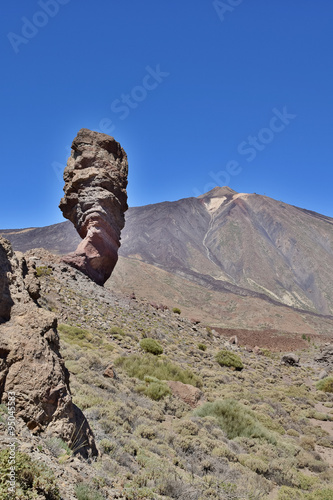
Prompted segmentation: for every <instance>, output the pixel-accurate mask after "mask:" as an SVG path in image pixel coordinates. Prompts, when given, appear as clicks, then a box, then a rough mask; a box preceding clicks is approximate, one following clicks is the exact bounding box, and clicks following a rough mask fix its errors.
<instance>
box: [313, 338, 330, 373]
mask: <svg viewBox="0 0 333 500" xmlns="http://www.w3.org/2000/svg"><path fill="white" fill-rule="evenodd" d="M315 361H316V362H317V363H321V364H323V365H324V366H325V367H327V368H329V369H332V368H333V344H326V345H324V346H322V347H321V349H320V353H319V354H318V355H317V356H316V357H315Z"/></svg>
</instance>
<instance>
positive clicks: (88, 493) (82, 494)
mask: <svg viewBox="0 0 333 500" xmlns="http://www.w3.org/2000/svg"><path fill="white" fill-rule="evenodd" d="M75 495H76V498H77V499H78V500H105V499H104V497H103V496H102V495H101V494H100V493H98V491H97V490H96V489H95V488H92V487H91V486H89V484H85V483H80V484H78V485H77V486H76V488H75Z"/></svg>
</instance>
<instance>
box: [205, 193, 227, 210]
mask: <svg viewBox="0 0 333 500" xmlns="http://www.w3.org/2000/svg"><path fill="white" fill-rule="evenodd" d="M226 199H227V197H226V196H222V197H221V198H211V199H210V200H209V201H208V202H207V203H205V207H206V209H207V210H208V212H216V210H217V209H218V208H219V207H220V206H221V205H222V203H223V202H224V201H225V200H226Z"/></svg>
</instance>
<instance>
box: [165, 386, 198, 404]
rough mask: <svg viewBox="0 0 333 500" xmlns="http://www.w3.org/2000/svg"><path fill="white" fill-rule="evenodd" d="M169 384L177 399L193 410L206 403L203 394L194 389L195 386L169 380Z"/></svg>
mask: <svg viewBox="0 0 333 500" xmlns="http://www.w3.org/2000/svg"><path fill="white" fill-rule="evenodd" d="M167 384H168V386H169V387H170V389H171V392H172V394H173V395H174V396H175V397H177V398H178V399H181V400H182V401H184V403H186V404H188V405H189V406H191V407H192V408H196V407H197V406H199V405H200V404H201V403H202V402H203V401H204V395H203V392H202V391H200V389H198V388H197V387H193V385H190V384H183V383H182V382H178V381H174V380H167Z"/></svg>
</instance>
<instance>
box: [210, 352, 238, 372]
mask: <svg viewBox="0 0 333 500" xmlns="http://www.w3.org/2000/svg"><path fill="white" fill-rule="evenodd" d="M215 359H216V361H217V362H218V364H219V365H221V366H229V367H231V368H235V369H236V370H242V369H243V363H242V360H241V358H240V357H239V356H238V355H237V354H235V353H233V352H230V351H226V350H222V351H219V352H218V353H217V354H216V356H215Z"/></svg>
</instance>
